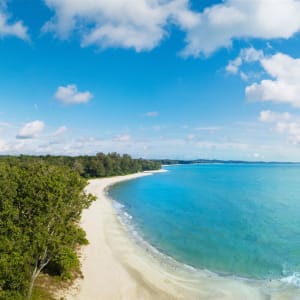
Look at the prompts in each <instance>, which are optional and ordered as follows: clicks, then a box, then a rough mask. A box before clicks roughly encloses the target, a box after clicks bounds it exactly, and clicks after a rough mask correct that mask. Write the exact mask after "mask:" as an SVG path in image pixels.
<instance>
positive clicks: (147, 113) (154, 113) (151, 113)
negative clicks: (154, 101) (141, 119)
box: [144, 111, 159, 118]
mask: <svg viewBox="0 0 300 300" xmlns="http://www.w3.org/2000/svg"><path fill="white" fill-rule="evenodd" d="M158 115H159V114H158V112H157V111H148V112H146V113H145V114H144V116H145V117H152V118H154V117H157V116H158Z"/></svg>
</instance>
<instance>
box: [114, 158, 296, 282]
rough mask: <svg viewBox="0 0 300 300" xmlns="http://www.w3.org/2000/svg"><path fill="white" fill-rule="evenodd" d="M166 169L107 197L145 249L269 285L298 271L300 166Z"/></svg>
mask: <svg viewBox="0 0 300 300" xmlns="http://www.w3.org/2000/svg"><path fill="white" fill-rule="evenodd" d="M165 169H167V170H169V172H166V173H157V174H155V175H153V176H147V177H142V178H139V179H136V180H132V181H127V182H123V183H119V184H117V185H115V186H114V187H112V188H111V189H110V191H109V195H110V197H112V198H113V199H115V200H117V201H118V202H119V203H120V204H121V205H122V206H123V208H122V210H123V213H124V215H125V216H127V217H128V219H130V222H131V223H132V224H134V226H135V229H136V230H137V231H138V233H139V234H140V235H141V236H142V237H143V238H144V239H145V240H146V241H148V242H149V243H150V244H151V245H153V246H154V247H155V248H157V249H158V250H160V251H161V252H162V253H164V254H167V255H169V256H171V257H173V258H174V259H176V260H177V261H179V262H182V263H184V264H188V265H191V266H193V267H195V268H199V269H203V268H204V269H209V270H211V271H214V272H217V273H220V274H229V275H234V276H241V277H247V278H255V279H274V278H282V277H287V276H291V275H295V274H297V273H299V272H300V165H283V164H282V165H277V164H267V165H266V164H255V165H254V164H253V165H247V164H236V165H235V164H232V165H231V164H224V165H223V164H218V165H217V164H215V165H214V164H209V165H186V166H170V167H165Z"/></svg>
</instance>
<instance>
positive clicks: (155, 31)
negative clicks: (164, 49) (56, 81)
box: [43, 0, 198, 51]
mask: <svg viewBox="0 0 300 300" xmlns="http://www.w3.org/2000/svg"><path fill="white" fill-rule="evenodd" d="M44 1H45V3H46V5H47V6H48V7H49V8H51V9H52V10H54V13H55V15H54V17H53V18H52V19H51V20H50V21H48V22H47V23H46V24H45V25H44V27H43V30H44V31H50V32H55V33H56V34H57V35H58V36H59V37H60V38H63V39H64V38H67V37H69V35H70V34H71V33H72V32H74V31H77V32H78V33H79V35H80V37H81V45H82V46H83V47H85V46H89V45H97V46H98V47H100V48H106V47H123V48H133V49H135V50H136V51H144V50H151V49H153V48H154V47H156V46H157V45H158V44H159V43H160V41H161V40H162V39H163V38H164V37H166V36H167V35H168V33H167V30H166V26H167V25H168V24H170V23H176V24H177V25H178V26H179V27H181V28H182V29H188V28H191V27H193V26H195V25H196V24H197V22H198V18H197V17H196V14H195V13H193V12H192V11H190V10H189V1H188V0H172V1H164V0H138V1H133V0H114V1H107V0H44Z"/></svg>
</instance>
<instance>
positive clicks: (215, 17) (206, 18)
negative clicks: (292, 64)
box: [183, 0, 300, 56]
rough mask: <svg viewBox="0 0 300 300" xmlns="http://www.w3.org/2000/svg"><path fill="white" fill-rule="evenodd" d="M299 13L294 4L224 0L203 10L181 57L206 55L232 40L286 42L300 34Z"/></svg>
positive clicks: (295, 1)
mask: <svg viewBox="0 0 300 300" xmlns="http://www.w3.org/2000/svg"><path fill="white" fill-rule="evenodd" d="M299 11H300V1H298V0H251V1H250V0H249V1H245V0H224V1H223V2H222V3H221V4H217V5H213V6H211V7H208V8H206V9H205V10H204V11H203V12H202V13H201V14H199V17H198V18H199V22H198V24H197V25H195V26H192V27H191V28H189V29H188V30H187V39H186V41H187V43H188V44H187V46H186V48H185V49H184V51H183V55H185V56H189V55H192V56H198V55H199V54H201V53H203V54H205V55H209V54H211V53H212V52H214V51H215V50H217V49H218V48H220V47H230V46H231V45H232V41H233V40H234V39H241V38H261V39H276V38H285V39H288V38H290V37H292V36H293V35H294V34H295V33H297V32H299V30H300V14H299Z"/></svg>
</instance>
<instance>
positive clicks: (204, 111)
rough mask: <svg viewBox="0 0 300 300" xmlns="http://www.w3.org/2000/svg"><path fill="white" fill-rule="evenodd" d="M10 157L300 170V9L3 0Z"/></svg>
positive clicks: (271, 1)
mask: <svg viewBox="0 0 300 300" xmlns="http://www.w3.org/2000/svg"><path fill="white" fill-rule="evenodd" d="M0 91H1V93H0V104H1V106H0V155H4V154H14V155H15V154H55V155H61V154H63V155H79V154H95V153H97V152H105V153H107V152H119V153H129V154H131V155H132V156H133V157H144V158H173V159H196V158H207V159H215V158H217V159H238V160H240V159H242V160H253V161H257V160H264V161H300V111H299V109H300V0H223V1H218V0H109V1H108V0H0Z"/></svg>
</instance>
